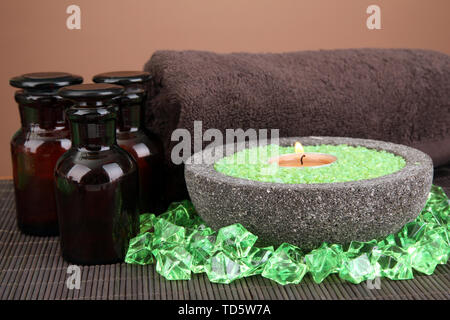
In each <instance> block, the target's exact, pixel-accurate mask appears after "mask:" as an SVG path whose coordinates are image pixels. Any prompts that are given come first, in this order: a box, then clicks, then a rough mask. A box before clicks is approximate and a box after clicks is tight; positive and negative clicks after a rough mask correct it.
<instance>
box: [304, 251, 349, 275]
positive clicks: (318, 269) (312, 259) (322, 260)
mask: <svg viewBox="0 0 450 320" xmlns="http://www.w3.org/2000/svg"><path fill="white" fill-rule="evenodd" d="M305 262H306V265H307V267H308V270H309V272H310V273H311V276H312V277H313V279H314V281H315V282H316V283H321V282H322V281H323V280H324V279H325V278H326V277H328V275H330V274H331V273H335V272H337V271H338V270H339V266H340V265H341V262H342V248H340V247H338V246H335V247H333V246H332V247H330V246H328V244H326V243H324V244H322V246H321V247H320V248H318V249H315V250H312V251H311V252H310V253H309V254H307V255H306V256H305Z"/></svg>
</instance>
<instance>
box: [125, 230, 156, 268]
mask: <svg viewBox="0 0 450 320" xmlns="http://www.w3.org/2000/svg"><path fill="white" fill-rule="evenodd" d="M151 245H152V235H151V234H150V233H149V232H146V233H143V234H141V235H138V236H137V237H135V238H133V239H131V240H130V244H129V247H128V251H127V254H126V256H125V262H126V263H132V264H141V265H146V264H151V263H153V255H152V248H151Z"/></svg>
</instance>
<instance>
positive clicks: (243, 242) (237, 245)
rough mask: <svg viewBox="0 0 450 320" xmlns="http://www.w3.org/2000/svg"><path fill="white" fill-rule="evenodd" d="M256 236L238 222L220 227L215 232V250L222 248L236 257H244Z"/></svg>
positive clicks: (256, 238)
mask: <svg viewBox="0 0 450 320" xmlns="http://www.w3.org/2000/svg"><path fill="white" fill-rule="evenodd" d="M256 240H258V237H257V236H255V235H254V234H252V233H251V232H249V231H247V229H245V228H244V227H243V226H242V225H241V224H240V223H235V224H232V225H231V226H228V227H224V228H220V230H219V232H218V233H217V240H216V248H215V249H216V250H217V251H219V250H223V251H224V252H226V253H227V254H229V255H231V256H232V257H236V258H244V257H246V256H247V254H248V253H249V252H250V250H251V248H252V247H253V245H254V244H255V242H256Z"/></svg>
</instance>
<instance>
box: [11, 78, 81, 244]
mask: <svg viewBox="0 0 450 320" xmlns="http://www.w3.org/2000/svg"><path fill="white" fill-rule="evenodd" d="M81 82H83V78H81V77H79V76H76V75H71V74H68V73H63V72H45V73H28V74H24V75H22V76H19V77H14V78H12V79H11V80H10V84H11V85H12V86H13V87H16V88H21V89H22V90H18V91H16V94H15V99H16V101H17V103H18V104H19V112H20V120H21V128H20V129H19V130H18V131H17V132H16V133H15V134H14V136H13V137H12V139H11V157H12V165H13V177H14V191H15V196H16V212H17V224H18V226H19V229H20V230H21V231H22V232H24V233H26V234H30V235H40V236H53V235H57V234H58V220H57V214H56V203H55V190H54V182H53V170H54V168H55V164H56V161H57V160H58V158H59V157H60V156H61V155H62V154H63V153H64V152H66V151H67V150H68V149H69V148H70V139H69V130H68V127H67V124H66V121H65V116H64V110H65V109H66V108H67V107H68V103H67V101H65V100H63V99H62V98H61V97H59V96H58V95H57V90H58V89H59V88H61V87H64V86H67V85H71V84H78V83H81Z"/></svg>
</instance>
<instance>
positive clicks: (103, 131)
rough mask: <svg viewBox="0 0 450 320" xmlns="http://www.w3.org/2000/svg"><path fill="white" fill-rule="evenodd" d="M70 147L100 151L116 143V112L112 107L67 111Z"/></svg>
mask: <svg viewBox="0 0 450 320" xmlns="http://www.w3.org/2000/svg"><path fill="white" fill-rule="evenodd" d="M68 115H69V120H70V130H71V135H72V147H73V148H78V149H87V150H89V151H101V150H105V149H109V148H110V147H111V146H112V145H114V144H116V112H115V110H114V107H112V106H110V107H106V108H104V107H101V108H89V109H85V108H82V109H76V107H74V108H71V109H70V110H69V111H68Z"/></svg>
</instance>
